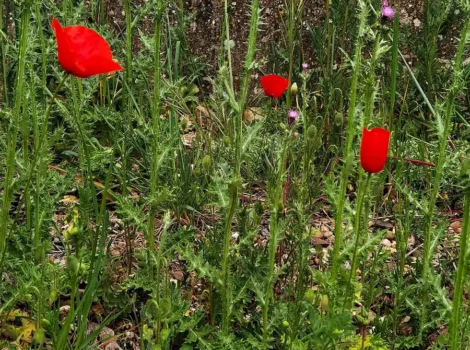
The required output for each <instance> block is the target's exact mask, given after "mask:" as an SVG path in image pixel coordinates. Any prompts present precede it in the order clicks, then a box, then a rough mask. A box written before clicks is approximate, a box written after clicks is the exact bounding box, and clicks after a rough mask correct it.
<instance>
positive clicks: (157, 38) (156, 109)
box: [147, 1, 164, 281]
mask: <svg viewBox="0 0 470 350" xmlns="http://www.w3.org/2000/svg"><path fill="white" fill-rule="evenodd" d="M157 6H158V8H157V14H156V20H155V34H154V50H155V56H154V87H153V94H154V95H153V109H152V133H153V137H152V140H153V142H152V169H151V173H150V196H151V198H152V200H151V203H150V210H149V217H148V223H147V224H148V227H147V250H148V254H149V257H152V256H153V255H154V254H155V215H156V213H157V207H156V204H155V200H154V199H153V198H154V196H156V193H157V187H158V173H157V166H158V156H159V152H158V146H159V143H160V137H159V135H160V130H159V127H160V125H159V124H160V123H159V122H160V120H159V119H160V80H161V77H160V75H161V74H160V72H161V61H160V51H161V31H162V21H163V12H164V6H163V4H162V1H159V3H158V5H157ZM149 263H150V266H149V279H150V281H153V280H154V279H155V268H154V264H153V259H150V260H149ZM157 278H160V276H157Z"/></svg>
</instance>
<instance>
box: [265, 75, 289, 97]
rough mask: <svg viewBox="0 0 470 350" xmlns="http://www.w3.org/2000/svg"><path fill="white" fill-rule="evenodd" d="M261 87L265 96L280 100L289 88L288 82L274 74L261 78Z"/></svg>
mask: <svg viewBox="0 0 470 350" xmlns="http://www.w3.org/2000/svg"><path fill="white" fill-rule="evenodd" d="M260 82H261V86H262V87H263V90H264V93H265V95H266V96H269V97H273V98H280V97H281V96H282V95H283V94H284V92H285V91H286V90H287V88H288V87H289V80H288V79H285V78H284V77H281V76H279V75H276V74H269V75H266V76H263V77H261V79H260Z"/></svg>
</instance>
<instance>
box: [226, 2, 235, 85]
mask: <svg viewBox="0 0 470 350" xmlns="http://www.w3.org/2000/svg"><path fill="white" fill-rule="evenodd" d="M224 19H225V22H224V25H225V43H224V46H226V50H227V61H228V70H229V75H230V87H231V92H232V93H233V91H234V90H233V70H232V47H231V46H230V21H229V15H228V0H224Z"/></svg>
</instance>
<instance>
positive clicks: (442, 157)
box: [419, 16, 470, 336]
mask: <svg viewBox="0 0 470 350" xmlns="http://www.w3.org/2000/svg"><path fill="white" fill-rule="evenodd" d="M469 30H470V18H469V17H468V16H467V17H466V20H465V25H464V28H463V29H462V33H461V38H460V41H459V46H458V50H457V55H456V59H455V66H454V73H453V81H452V86H451V88H450V92H449V94H448V96H447V106H446V111H445V119H444V130H443V131H442V134H441V135H439V154H438V158H437V161H436V173H435V177H434V181H433V188H432V192H431V196H430V198H429V202H428V208H427V212H426V215H425V219H426V222H425V229H424V236H423V252H424V253H423V281H424V282H423V290H422V295H423V304H422V307H421V320H420V329H419V334H420V336H422V334H423V331H424V327H425V324H426V321H427V309H428V304H429V272H430V265H431V258H432V251H431V250H432V247H431V241H432V238H433V237H432V234H431V233H432V230H433V225H432V224H433V217H434V209H435V207H436V200H437V196H438V194H439V188H440V184H441V180H442V177H443V173H444V165H445V163H446V148H447V139H448V137H449V133H450V129H451V124H452V115H453V112H454V106H455V99H456V97H457V95H458V93H459V92H460V90H461V79H462V77H461V70H462V59H463V55H464V53H465V48H466V43H467V35H468V32H469Z"/></svg>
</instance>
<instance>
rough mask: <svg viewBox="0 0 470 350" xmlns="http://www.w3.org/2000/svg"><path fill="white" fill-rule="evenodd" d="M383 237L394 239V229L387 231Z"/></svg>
mask: <svg viewBox="0 0 470 350" xmlns="http://www.w3.org/2000/svg"><path fill="white" fill-rule="evenodd" d="M385 238H387V239H388V240H390V241H391V240H393V239H395V230H392V231H387V234H386V235H385Z"/></svg>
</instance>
